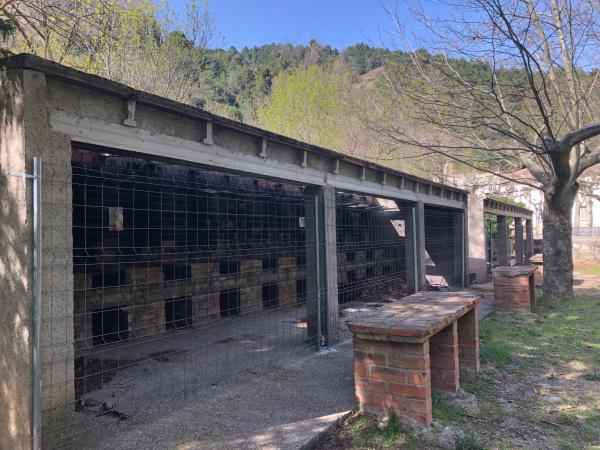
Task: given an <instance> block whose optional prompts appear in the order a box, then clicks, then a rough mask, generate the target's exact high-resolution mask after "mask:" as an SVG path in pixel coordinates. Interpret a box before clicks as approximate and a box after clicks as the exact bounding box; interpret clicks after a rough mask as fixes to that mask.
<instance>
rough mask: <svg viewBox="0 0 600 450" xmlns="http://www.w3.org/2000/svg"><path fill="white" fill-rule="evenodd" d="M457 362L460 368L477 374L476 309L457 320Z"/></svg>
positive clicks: (477, 323)
mask: <svg viewBox="0 0 600 450" xmlns="http://www.w3.org/2000/svg"><path fill="white" fill-rule="evenodd" d="M458 360H459V363H460V367H461V368H467V369H469V370H472V371H474V372H476V373H477V372H479V321H478V320H477V307H475V308H473V309H472V310H471V311H469V312H468V313H467V314H465V315H464V316H462V317H461V318H460V319H458Z"/></svg>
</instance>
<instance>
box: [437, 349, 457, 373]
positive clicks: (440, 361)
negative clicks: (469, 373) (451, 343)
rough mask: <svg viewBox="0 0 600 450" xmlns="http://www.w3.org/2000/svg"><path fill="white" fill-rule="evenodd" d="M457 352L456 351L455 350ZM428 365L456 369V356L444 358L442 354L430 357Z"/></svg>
mask: <svg viewBox="0 0 600 450" xmlns="http://www.w3.org/2000/svg"><path fill="white" fill-rule="evenodd" d="M457 353H458V352H457ZM430 367H431V368H432V369H433V368H436V369H448V370H456V369H457V368H458V356H452V357H449V358H446V357H444V356H442V357H438V358H432V360H431V365H430Z"/></svg>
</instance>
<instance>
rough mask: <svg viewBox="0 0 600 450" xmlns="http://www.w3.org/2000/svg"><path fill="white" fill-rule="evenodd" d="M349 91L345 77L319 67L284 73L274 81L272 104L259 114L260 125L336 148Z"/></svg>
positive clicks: (270, 100) (268, 104)
mask: <svg viewBox="0 0 600 450" xmlns="http://www.w3.org/2000/svg"><path fill="white" fill-rule="evenodd" d="M345 88H347V85H346V84H345V83H344V77H343V75H342V76H340V74H339V73H335V71H328V70H325V69H324V68H322V67H319V66H310V67H307V68H305V69H298V70H295V71H293V72H291V73H283V74H281V75H279V76H278V77H277V78H275V80H274V81H273V92H272V94H271V97H270V99H269V102H268V103H267V104H266V105H265V106H264V107H263V108H262V109H261V110H260V111H259V119H260V122H261V124H263V125H264V126H265V127H266V128H269V129H270V130H273V131H275V132H277V133H281V134H284V135H286V136H290V137H293V138H296V139H300V140H303V141H307V142H311V143H314V144H317V145H321V146H326V147H335V146H336V141H337V140H338V139H339V137H340V129H339V128H338V127H337V123H336V119H337V118H338V117H339V115H340V114H341V113H342V112H343V105H342V104H341V103H340V98H341V97H342V95H343V91H344V89H345Z"/></svg>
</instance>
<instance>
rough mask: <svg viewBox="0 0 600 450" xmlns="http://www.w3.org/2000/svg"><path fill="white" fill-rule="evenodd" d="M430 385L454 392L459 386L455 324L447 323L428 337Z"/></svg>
mask: <svg viewBox="0 0 600 450" xmlns="http://www.w3.org/2000/svg"><path fill="white" fill-rule="evenodd" d="M429 355H430V358H431V387H432V388H433V389H439V390H440V391H446V392H456V391H458V388H459V381H458V376H459V370H458V333H457V324H456V322H454V323H453V324H452V325H448V326H447V327H446V328H444V329H443V330H442V331H440V332H439V333H437V334H435V335H433V336H431V338H429Z"/></svg>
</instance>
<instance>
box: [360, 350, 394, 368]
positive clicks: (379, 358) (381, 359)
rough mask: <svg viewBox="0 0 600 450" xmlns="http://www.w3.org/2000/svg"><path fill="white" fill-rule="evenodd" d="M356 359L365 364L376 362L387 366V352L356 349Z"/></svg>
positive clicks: (375, 363) (378, 364)
mask: <svg viewBox="0 0 600 450" xmlns="http://www.w3.org/2000/svg"><path fill="white" fill-rule="evenodd" d="M354 360H355V361H360V362H362V363H363V364H374V365H377V366H385V365H386V364H387V354H386V353H372V352H364V351H360V350H354Z"/></svg>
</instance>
